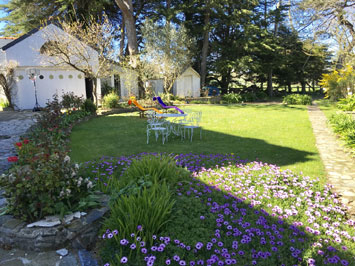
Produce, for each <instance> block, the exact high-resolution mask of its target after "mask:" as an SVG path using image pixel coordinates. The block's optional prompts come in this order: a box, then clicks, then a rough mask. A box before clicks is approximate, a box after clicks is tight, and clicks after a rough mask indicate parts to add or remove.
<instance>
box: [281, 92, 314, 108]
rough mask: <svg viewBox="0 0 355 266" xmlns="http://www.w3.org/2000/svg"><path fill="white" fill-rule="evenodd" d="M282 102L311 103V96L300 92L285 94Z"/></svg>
mask: <svg viewBox="0 0 355 266" xmlns="http://www.w3.org/2000/svg"><path fill="white" fill-rule="evenodd" d="M282 102H283V103H285V104H301V105H311V104H312V97H311V96H309V95H302V94H290V95H287V96H285V97H284V99H283V101H282Z"/></svg>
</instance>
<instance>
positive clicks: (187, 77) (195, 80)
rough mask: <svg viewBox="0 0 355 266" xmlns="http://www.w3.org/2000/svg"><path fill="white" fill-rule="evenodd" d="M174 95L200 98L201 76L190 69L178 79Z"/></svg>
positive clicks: (174, 87)
mask: <svg viewBox="0 0 355 266" xmlns="http://www.w3.org/2000/svg"><path fill="white" fill-rule="evenodd" d="M173 93H174V95H177V96H180V97H191V96H192V97H200V75H198V73H196V72H195V71H194V70H193V69H192V68H191V67H189V68H188V69H187V70H186V71H185V72H184V73H182V74H181V75H180V76H179V77H178V78H177V79H176V81H175V83H174V86H173Z"/></svg>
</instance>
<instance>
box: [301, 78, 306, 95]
mask: <svg viewBox="0 0 355 266" xmlns="http://www.w3.org/2000/svg"><path fill="white" fill-rule="evenodd" d="M301 86H302V94H305V93H306V82H304V81H301Z"/></svg>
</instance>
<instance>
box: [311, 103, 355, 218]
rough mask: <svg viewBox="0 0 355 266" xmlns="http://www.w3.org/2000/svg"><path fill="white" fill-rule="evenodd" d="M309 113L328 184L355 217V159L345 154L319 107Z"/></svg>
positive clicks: (313, 106) (312, 108) (312, 107)
mask: <svg viewBox="0 0 355 266" xmlns="http://www.w3.org/2000/svg"><path fill="white" fill-rule="evenodd" d="M308 113H309V119H310V121H311V123H312V127H313V132H314V135H315V137H316V145H317V148H318V151H319V154H320V156H321V158H322V161H323V163H324V166H325V169H326V172H327V178H328V182H329V183H330V184H332V185H333V186H334V192H336V193H338V195H339V196H340V199H341V201H342V202H343V203H344V204H346V205H347V206H348V207H349V208H350V209H349V214H350V215H352V216H353V217H355V159H354V158H351V157H350V156H349V155H348V154H347V153H345V152H344V149H343V148H342V146H341V145H342V144H341V142H340V141H339V140H338V139H337V137H336V136H335V135H334V133H333V132H332V129H331V128H330V127H328V126H327V118H326V117H325V115H324V113H323V112H322V111H321V110H320V109H319V108H318V106H316V105H312V106H310V107H309V108H308Z"/></svg>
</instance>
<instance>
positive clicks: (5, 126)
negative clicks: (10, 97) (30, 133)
mask: <svg viewBox="0 0 355 266" xmlns="http://www.w3.org/2000/svg"><path fill="white" fill-rule="evenodd" d="M36 115H38V113H33V112H30V111H23V112H14V111H2V112H0V173H2V172H4V171H5V170H6V169H7V168H8V167H9V163H8V162H7V157H9V156H13V155H16V149H15V146H14V143H15V142H17V141H18V140H19V138H20V136H21V135H23V134H24V133H25V132H26V131H27V129H28V128H29V127H30V126H32V125H33V124H35V123H36Z"/></svg>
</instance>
